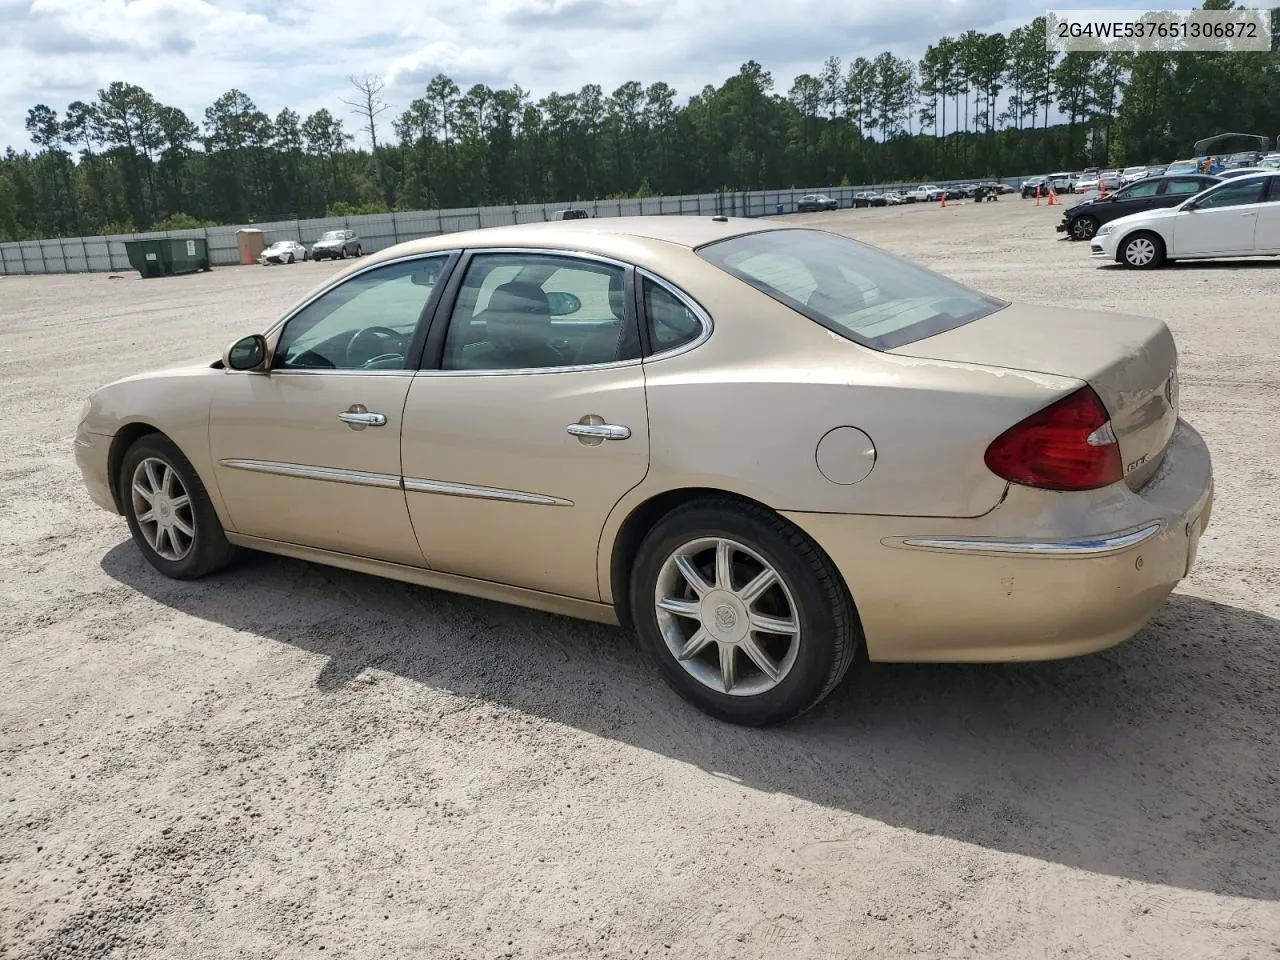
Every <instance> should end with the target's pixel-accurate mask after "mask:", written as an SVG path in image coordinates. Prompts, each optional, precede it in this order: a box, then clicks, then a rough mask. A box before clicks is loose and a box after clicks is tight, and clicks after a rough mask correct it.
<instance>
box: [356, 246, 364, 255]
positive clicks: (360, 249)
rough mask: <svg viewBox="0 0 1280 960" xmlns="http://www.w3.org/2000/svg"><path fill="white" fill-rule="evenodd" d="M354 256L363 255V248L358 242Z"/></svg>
mask: <svg viewBox="0 0 1280 960" xmlns="http://www.w3.org/2000/svg"><path fill="white" fill-rule="evenodd" d="M356 256H357V257H363V256H364V250H363V249H362V248H361V246H360V244H358V243H357V244H356Z"/></svg>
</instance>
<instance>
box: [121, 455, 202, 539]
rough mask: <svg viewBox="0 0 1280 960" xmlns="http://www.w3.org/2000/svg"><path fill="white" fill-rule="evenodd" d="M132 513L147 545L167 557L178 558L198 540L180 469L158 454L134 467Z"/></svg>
mask: <svg viewBox="0 0 1280 960" xmlns="http://www.w3.org/2000/svg"><path fill="white" fill-rule="evenodd" d="M131 495H132V498H133V515H134V517H135V518H136V519H137V521H138V529H139V530H140V531H141V533H142V536H143V537H144V538H145V539H146V541H147V545H148V546H150V547H151V549H152V550H154V551H155V552H156V553H157V554H158V555H159V556H161V557H163V558H164V559H166V560H173V561H178V560H181V559H182V558H183V557H185V556H186V555H187V554H189V553H190V552H191V548H192V547H193V546H194V545H195V540H196V523H195V515H194V513H193V512H192V508H191V497H190V495H189V494H188V493H187V489H186V487H185V486H184V485H183V483H182V478H181V477H180V476H178V472H177V471H176V470H174V469H173V467H171V466H170V465H169V464H167V463H165V461H163V460H161V459H159V458H158V457H148V458H147V459H145V460H142V461H141V462H139V464H138V466H137V467H135V468H134V471H133V480H132V487H131Z"/></svg>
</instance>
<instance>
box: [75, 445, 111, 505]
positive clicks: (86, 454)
mask: <svg viewBox="0 0 1280 960" xmlns="http://www.w3.org/2000/svg"><path fill="white" fill-rule="evenodd" d="M111 441H112V438H111V437H107V436H103V435H102V434H99V433H90V432H89V431H88V430H86V429H85V428H84V425H83V424H81V425H80V427H79V428H78V429H77V430H76V437H75V440H74V441H73V444H72V447H73V449H74V450H75V454H76V466H77V467H79V468H80V475H81V476H82V477H83V478H84V486H85V489H86V490H88V491H89V499H90V500H92V501H93V502H94V503H96V504H97V505H98V506H100V507H102V509H103V510H110V511H111V512H112V513H119V512H120V510H119V508H118V507H117V506H116V501H115V497H114V496H112V494H111V474H110V469H109V463H110V457H111Z"/></svg>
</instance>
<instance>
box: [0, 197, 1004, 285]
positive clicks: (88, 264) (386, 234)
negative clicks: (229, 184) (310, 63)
mask: <svg viewBox="0 0 1280 960" xmlns="http://www.w3.org/2000/svg"><path fill="white" fill-rule="evenodd" d="M969 182H972V181H961V180H939V181H936V184H937V185H938V186H942V187H947V186H954V185H957V184H960V183H969ZM1003 182H1005V183H1010V184H1013V185H1015V186H1016V184H1017V183H1018V182H1019V181H1018V180H1017V179H1006V180H1004V181H1003ZM915 185H916V184H915V183H912V184H905V183H901V184H875V185H872V186H856V187H812V188H806V189H803V190H799V189H797V190H753V191H743V192H735V193H701V194H691V195H687V196H680V197H646V198H644V199H633V200H588V201H585V202H584V201H575V202H573V203H521V204H515V205H512V206H501V207H463V208H461V209H456V210H420V211H419V210H414V211H408V212H404V213H376V214H370V215H367V216H357V217H321V218H319V219H313V220H281V221H276V222H274V223H253V224H243V225H241V226H232V227H208V228H200V229H195V230H167V231H153V232H151V233H134V234H122V235H117V236H110V237H59V238H57V239H53V240H24V241H20V242H17V243H0V275H5V274H8V275H19V274H39V273H98V272H110V271H113V270H131V269H132V268H131V267H130V266H129V259H128V257H127V256H126V255H125V248H124V244H125V241H126V240H149V239H160V238H174V239H179V240H189V239H192V238H197V237H203V238H205V239H206V240H208V242H209V259H210V261H211V262H212V264H213V266H215V267H218V266H230V265H234V264H237V263H239V257H238V255H237V252H236V232H237V231H238V230H242V229H245V228H246V227H251V228H254V229H257V230H261V231H262V232H263V233H264V234H265V238H266V242H267V243H268V244H272V243H275V242H276V241H277V240H297V241H299V242H300V243H303V244H306V245H307V246H310V245H311V244H312V243H314V242H315V240H316V239H317V238H318V237H319V236H320V234H322V233H324V232H325V231H326V230H354V231H355V232H356V233H357V234H358V235H359V237H360V243H361V246H362V247H363V248H364V251H365V252H366V253H374V252H376V251H378V250H383V249H385V248H387V247H390V246H394V245H395V244H397V243H402V242H404V241H406V240H416V239H418V238H419V237H433V236H438V235H439V234H442V233H454V232H456V231H459V230H472V229H475V228H477V227H500V226H508V225H510V224H515V223H534V222H541V221H544V220H547V219H549V218H550V216H551V215H552V214H553V213H554V212H555V211H556V210H560V209H563V208H565V207H574V208H578V209H585V210H586V211H587V212H588V213H590V214H591V216H593V217H627V216H680V215H705V216H712V215H723V216H729V217H762V216H769V215H771V214H777V213H790V212H792V211H794V210H795V208H796V203H797V201H798V200H799V199H800V197H802V196H804V195H805V194H808V193H824V194H826V195H827V196H830V197H833V198H835V199H837V200H839V201H840V205H841V206H842V207H847V206H850V205H851V204H852V201H853V196H854V194H855V193H866V192H869V193H888V192H890V191H895V190H897V191H901V190H906V189H910V188H911V187H913V186H915Z"/></svg>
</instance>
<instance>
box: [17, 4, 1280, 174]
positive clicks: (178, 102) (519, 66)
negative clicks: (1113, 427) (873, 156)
mask: <svg viewBox="0 0 1280 960" xmlns="http://www.w3.org/2000/svg"><path fill="white" fill-rule="evenodd" d="M1086 5H1087V6H1089V7H1090V8H1092V9H1098V8H1100V7H1107V6H1111V7H1115V8H1122V7H1123V8H1128V7H1134V6H1137V4H1135V3H1132V2H1128V3H1126V2H1123V0H1121V2H1110V0H1092V2H1090V3H1088V4H1085V3H1069V4H1063V6H1073V7H1083V6H1086ZM1265 5H1267V6H1270V5H1272V3H1270V2H1268V3H1266V4H1265ZM1058 9H1061V7H1059V8H1058ZM1044 11H1045V7H1044V5H1043V4H1042V3H1040V4H1037V3H1031V2H1028V0H1008V2H1004V0H895V2H891V3H886V2H883V0H844V2H842V3H833V2H830V0H789V2H786V3H783V2H778V0H732V2H731V0H432V2H424V0H0V64H3V69H2V70H0V148H3V147H4V146H5V145H9V144H12V145H13V146H15V147H17V148H19V149H21V148H24V147H27V146H29V141H28V139H27V136H26V132H25V130H24V128H23V121H24V118H25V116H26V111H27V109H28V108H29V107H30V106H31V105H32V104H35V103H47V104H49V105H50V106H52V107H53V108H54V109H56V110H58V111H59V112H61V111H62V110H63V109H64V108H65V106H66V104H67V103H68V102H70V101H72V100H76V99H83V100H89V99H92V97H93V95H94V92H95V91H96V90H97V89H98V88H99V87H102V86H105V85H106V84H107V83H109V82H111V81H112V80H124V81H127V82H130V83H135V84H138V85H140V86H142V87H144V88H146V89H147V90H149V91H150V92H151V93H152V94H154V95H155V96H156V97H157V98H158V99H160V100H161V101H163V102H165V103H169V104H173V105H175V106H178V107H181V108H182V109H183V110H185V111H186V112H187V114H188V115H189V116H190V117H191V118H192V119H193V120H196V121H202V120H203V118H204V108H205V107H206V106H207V105H208V104H209V103H210V102H211V101H212V100H213V99H214V98H215V97H217V96H218V95H219V94H220V93H222V92H224V91H226V90H228V89H230V88H232V87H237V88H239V89H241V90H243V91H245V92H246V93H248V94H249V96H250V97H252V98H253V99H254V101H255V102H256V103H257V104H258V106H259V107H260V108H262V109H263V110H266V111H267V112H268V113H271V114H274V113H275V112H276V111H277V110H279V109H280V108H281V107H284V106H290V107H293V108H294V109H296V110H298V111H299V112H301V113H303V114H304V115H305V114H306V113H308V112H310V111H312V110H315V109H317V108H319V107H322V106H324V107H328V108H329V109H330V110H332V111H334V112H335V113H339V112H343V113H345V111H346V110H347V108H345V107H343V106H342V104H341V102H340V98H341V97H343V96H346V95H348V93H349V87H348V86H347V81H346V78H347V76H348V75H350V74H352V73H365V72H370V73H376V74H380V75H382V76H384V77H386V78H387V80H388V83H389V87H388V90H387V99H388V100H389V102H390V103H391V104H392V105H393V107H397V108H403V107H404V106H405V105H407V104H408V102H409V100H411V99H412V98H413V97H414V96H417V95H418V93H419V92H420V90H421V88H422V86H423V85H424V84H425V83H426V81H427V80H428V79H430V78H431V77H432V76H434V75H435V74H436V73H438V72H444V73H448V74H449V75H450V76H452V77H453V78H454V80H455V81H457V83H458V84H459V86H461V87H462V88H463V89H464V90H465V89H466V88H467V87H468V86H470V85H471V84H473V83H487V84H489V85H490V86H506V85H510V84H512V83H519V84H520V85H521V86H522V87H524V88H525V89H526V90H530V91H531V92H532V93H533V94H534V95H535V96H542V95H544V94H546V93H548V92H550V91H552V90H561V91H566V90H570V89H577V88H579V87H581V86H582V85H583V84H585V83H599V84H600V85H601V86H602V87H604V90H605V92H606V93H607V92H609V91H611V90H613V89H614V88H616V87H617V86H618V85H619V84H621V83H622V82H624V81H627V80H640V81H642V82H645V83H649V82H652V81H655V80H665V81H666V82H668V83H670V84H671V85H672V86H674V87H675V88H676V91H677V93H678V94H679V96H680V98H681V99H683V98H684V97H687V96H689V95H690V94H693V93H696V92H697V91H698V90H700V89H701V88H702V86H703V85H704V84H707V83H720V82H721V81H722V80H723V79H724V78H725V77H726V76H728V75H730V74H731V73H734V72H736V70H737V68H738V66H739V65H740V64H741V63H742V62H743V61H745V60H747V59H751V58H754V59H756V60H758V61H760V62H761V63H762V64H763V65H764V67H765V68H766V69H767V70H770V71H771V72H772V73H773V76H774V79H775V81H776V83H777V86H778V87H779V89H780V91H781V92H784V93H785V92H786V90H787V88H788V87H789V86H790V84H791V79H792V77H794V76H795V75H796V74H798V73H802V72H805V71H815V70H816V69H817V68H818V67H819V66H820V64H821V62H822V60H823V58H824V57H826V56H828V55H830V54H835V55H837V56H840V57H842V58H843V59H845V60H846V61H847V60H848V59H850V58H851V57H855V56H858V55H871V56H874V55H875V54H876V53H878V52H879V51H881V50H884V49H891V50H893V51H894V52H895V53H898V54H900V55H907V56H911V57H912V58H917V57H918V56H919V55H920V53H921V52H922V51H923V49H924V47H925V45H926V44H928V43H929V42H931V41H933V40H934V39H936V38H937V37H938V36H940V35H942V34H945V33H955V32H959V31H962V30H966V29H969V28H974V29H978V30H992V29H1008V28H1009V27H1010V26H1013V25H1016V24H1017V23H1019V22H1024V21H1025V20H1027V19H1029V18H1030V17H1032V16H1035V15H1036V14H1039V13H1043V12H1044ZM388 119H389V118H388ZM347 126H348V128H349V129H353V130H354V129H355V128H356V127H357V126H358V123H357V121H355V120H354V119H348V120H347Z"/></svg>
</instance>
